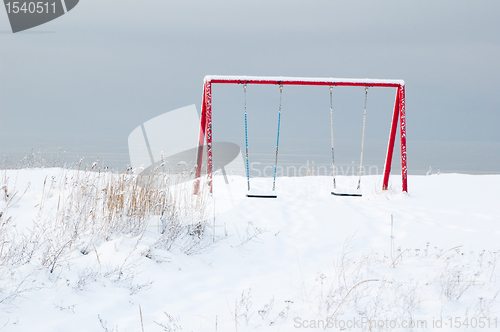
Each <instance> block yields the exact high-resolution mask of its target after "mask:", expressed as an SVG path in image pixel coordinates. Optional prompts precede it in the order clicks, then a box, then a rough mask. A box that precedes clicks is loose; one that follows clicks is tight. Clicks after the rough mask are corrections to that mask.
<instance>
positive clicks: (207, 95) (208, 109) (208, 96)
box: [205, 81, 213, 192]
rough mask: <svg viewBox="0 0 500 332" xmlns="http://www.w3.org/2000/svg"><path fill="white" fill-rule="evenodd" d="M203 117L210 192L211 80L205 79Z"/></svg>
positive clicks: (211, 186)
mask: <svg viewBox="0 0 500 332" xmlns="http://www.w3.org/2000/svg"><path fill="white" fill-rule="evenodd" d="M205 108H206V110H205V118H206V136H207V175H208V182H209V185H210V192H212V189H213V183H212V170H213V160H212V82H210V81H207V82H206V85H205Z"/></svg>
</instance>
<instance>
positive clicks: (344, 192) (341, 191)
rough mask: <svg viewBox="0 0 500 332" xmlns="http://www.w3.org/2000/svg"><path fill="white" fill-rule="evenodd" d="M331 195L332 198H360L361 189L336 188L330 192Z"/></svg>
mask: <svg viewBox="0 0 500 332" xmlns="http://www.w3.org/2000/svg"><path fill="white" fill-rule="evenodd" d="M332 195H334V196H352V197H361V196H362V194H361V189H355V188H352V187H350V188H348V187H336V188H335V189H333V191H332Z"/></svg>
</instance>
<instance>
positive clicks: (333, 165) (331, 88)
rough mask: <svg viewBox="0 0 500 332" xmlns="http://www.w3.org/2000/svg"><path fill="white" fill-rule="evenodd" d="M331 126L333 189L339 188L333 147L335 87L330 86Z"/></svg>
mask: <svg viewBox="0 0 500 332" xmlns="http://www.w3.org/2000/svg"><path fill="white" fill-rule="evenodd" d="M330 125H331V136H332V170H333V189H335V188H336V187H337V185H336V183H335V150H334V145H333V86H330Z"/></svg>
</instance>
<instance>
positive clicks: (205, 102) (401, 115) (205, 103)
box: [195, 76, 408, 193]
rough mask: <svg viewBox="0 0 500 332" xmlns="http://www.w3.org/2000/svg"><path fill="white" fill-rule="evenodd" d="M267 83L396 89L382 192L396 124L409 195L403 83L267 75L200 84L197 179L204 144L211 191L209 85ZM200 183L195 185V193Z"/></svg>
mask: <svg viewBox="0 0 500 332" xmlns="http://www.w3.org/2000/svg"><path fill="white" fill-rule="evenodd" d="M215 83H222V84H266V85H318V86H362V87H389V88H397V92H396V101H395V103H394V112H393V115H392V124H391V129H390V135H389V144H388V146H387V154H386V157H385V164H384V180H383V184H382V190H387V188H388V185H389V175H390V173H391V165H392V155H393V152H394V142H395V140H396V131H397V127H398V122H399V132H400V135H401V177H402V189H403V192H406V193H407V192H408V184H407V176H408V174H407V164H406V111H405V82H404V81H403V80H378V79H343V78H299V77H269V76H205V80H204V84H203V99H202V107H201V123H200V135H199V139H198V152H197V158H196V161H197V167H196V177H197V178H199V177H200V176H201V167H202V162H203V146H204V143H205V140H206V143H207V175H208V179H209V183H210V186H211V188H212V171H213V160H212V84H215ZM198 186H199V183H198V182H197V183H196V186H195V193H196V192H197V191H198Z"/></svg>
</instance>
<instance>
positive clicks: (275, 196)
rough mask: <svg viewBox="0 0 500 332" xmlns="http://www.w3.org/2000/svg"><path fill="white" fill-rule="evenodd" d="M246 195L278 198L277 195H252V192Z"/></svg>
mask: <svg viewBox="0 0 500 332" xmlns="http://www.w3.org/2000/svg"><path fill="white" fill-rule="evenodd" d="M247 197H249V198H278V195H254V194H247Z"/></svg>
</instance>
